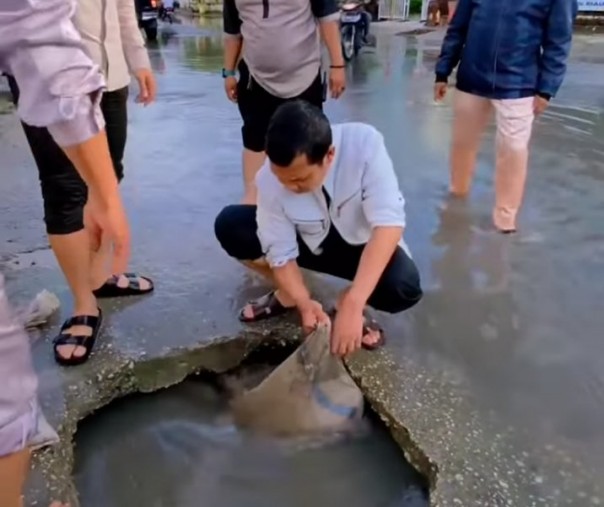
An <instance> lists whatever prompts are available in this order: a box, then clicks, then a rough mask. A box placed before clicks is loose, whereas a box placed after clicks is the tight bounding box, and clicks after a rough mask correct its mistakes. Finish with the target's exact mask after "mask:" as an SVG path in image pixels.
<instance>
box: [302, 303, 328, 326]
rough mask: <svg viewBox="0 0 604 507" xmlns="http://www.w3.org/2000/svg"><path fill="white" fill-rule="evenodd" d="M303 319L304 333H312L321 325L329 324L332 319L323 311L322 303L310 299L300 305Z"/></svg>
mask: <svg viewBox="0 0 604 507" xmlns="http://www.w3.org/2000/svg"><path fill="white" fill-rule="evenodd" d="M298 310H299V311H300V317H301V319H302V329H303V330H304V334H309V333H312V332H313V331H314V330H315V329H317V328H318V327H319V326H325V325H326V326H329V325H330V324H331V320H330V318H329V315H327V314H326V313H325V312H324V311H323V307H322V306H321V303H319V302H317V301H313V300H312V299H309V300H308V302H307V303H304V304H303V305H301V306H299V307H298Z"/></svg>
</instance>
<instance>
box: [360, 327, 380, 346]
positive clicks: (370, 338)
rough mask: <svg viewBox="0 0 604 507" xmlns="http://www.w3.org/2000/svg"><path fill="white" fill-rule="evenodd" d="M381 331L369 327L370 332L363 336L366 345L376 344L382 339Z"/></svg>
mask: <svg viewBox="0 0 604 507" xmlns="http://www.w3.org/2000/svg"><path fill="white" fill-rule="evenodd" d="M380 337H381V335H380V332H379V331H376V330H374V329H369V332H368V333H367V334H366V335H364V336H363V343H364V344H365V345H375V344H376V343H378V342H379V341H380Z"/></svg>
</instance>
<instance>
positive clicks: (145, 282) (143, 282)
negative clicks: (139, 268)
mask: <svg viewBox="0 0 604 507" xmlns="http://www.w3.org/2000/svg"><path fill="white" fill-rule="evenodd" d="M138 283H139V285H140V288H141V290H143V291H145V290H150V289H151V287H153V283H152V282H151V280H149V279H147V278H145V277H142V276H139V277H138Z"/></svg>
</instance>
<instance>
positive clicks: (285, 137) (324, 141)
mask: <svg viewBox="0 0 604 507" xmlns="http://www.w3.org/2000/svg"><path fill="white" fill-rule="evenodd" d="M331 142H332V136H331V126H330V125H329V120H328V119H327V117H326V116H325V115H324V114H323V111H321V110H320V109H319V108H318V107H315V106H313V105H312V104H309V103H308V102H305V101H303V100H294V101H291V102H286V103H285V104H283V105H281V106H279V108H278V109H277V111H275V114H273V116H272V118H271V121H270V123H269V126H268V131H267V133H266V154H267V156H268V158H269V160H270V161H271V162H272V163H273V164H275V165H278V166H280V167H288V166H289V165H290V164H291V163H292V162H293V161H294V159H295V158H296V157H298V156H300V155H306V157H307V158H308V162H309V163H310V164H320V163H321V162H322V161H323V159H324V158H325V155H327V152H328V151H329V148H330V147H331Z"/></svg>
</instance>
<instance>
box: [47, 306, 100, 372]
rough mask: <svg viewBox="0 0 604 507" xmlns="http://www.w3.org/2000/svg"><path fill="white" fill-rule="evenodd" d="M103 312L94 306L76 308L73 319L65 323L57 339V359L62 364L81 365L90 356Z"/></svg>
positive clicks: (55, 347)
mask: <svg viewBox="0 0 604 507" xmlns="http://www.w3.org/2000/svg"><path fill="white" fill-rule="evenodd" d="M100 323H101V312H100V310H99V308H98V307H97V306H96V301H95V302H94V305H81V306H77V307H76V308H74V314H73V317H71V318H70V319H68V320H67V321H65V323H64V324H63V326H62V327H61V332H60V333H59V335H58V336H57V337H56V338H55V343H54V350H55V358H56V359H57V361H58V362H59V363H61V364H69V363H78V364H79V363H80V362H83V361H85V358H86V357H87V356H88V355H89V354H90V352H91V350H92V347H93V346H94V341H95V340H96V336H97V335H98V332H99V328H100Z"/></svg>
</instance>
